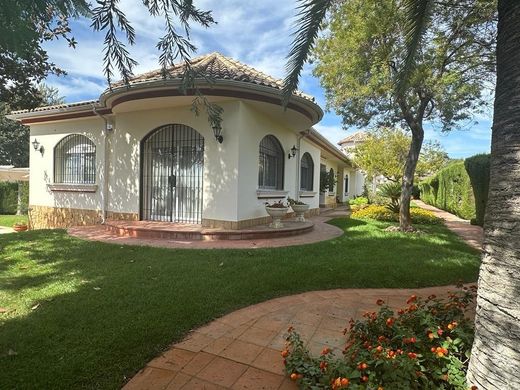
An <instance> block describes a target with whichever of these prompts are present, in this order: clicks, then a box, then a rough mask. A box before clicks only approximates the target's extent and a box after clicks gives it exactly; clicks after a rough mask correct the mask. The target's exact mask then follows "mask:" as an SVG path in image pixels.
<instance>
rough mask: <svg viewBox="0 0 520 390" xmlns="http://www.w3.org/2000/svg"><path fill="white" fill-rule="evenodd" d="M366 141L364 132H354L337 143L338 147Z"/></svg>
mask: <svg viewBox="0 0 520 390" xmlns="http://www.w3.org/2000/svg"><path fill="white" fill-rule="evenodd" d="M366 139H367V133H366V132H365V131H356V132H355V133H352V134H350V135H347V136H346V137H345V138H343V139H342V140H341V141H339V142H338V145H343V144H346V143H349V142H363V141H365V140H366Z"/></svg>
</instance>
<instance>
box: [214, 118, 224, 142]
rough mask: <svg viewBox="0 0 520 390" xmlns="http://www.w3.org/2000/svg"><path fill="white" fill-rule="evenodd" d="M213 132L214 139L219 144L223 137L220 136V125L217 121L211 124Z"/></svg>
mask: <svg viewBox="0 0 520 390" xmlns="http://www.w3.org/2000/svg"><path fill="white" fill-rule="evenodd" d="M212 128H213V134H214V135H215V139H216V140H217V142H218V143H219V144H221V143H222V141H224V137H223V136H222V126H220V124H219V123H215V124H214V125H213V126H212Z"/></svg>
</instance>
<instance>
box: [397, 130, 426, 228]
mask: <svg viewBox="0 0 520 390" xmlns="http://www.w3.org/2000/svg"><path fill="white" fill-rule="evenodd" d="M423 139H424V130H423V128H422V125H416V126H415V128H414V129H412V142H411V143H410V150H409V151H408V156H406V163H405V165H404V173H403V183H402V185H401V206H400V208H399V228H400V229H401V230H403V231H406V230H410V228H411V225H412V218H411V216H410V200H411V198H412V190H413V178H414V176H415V168H416V167H417V161H418V160H419V154H420V153H421V147H422V143H423Z"/></svg>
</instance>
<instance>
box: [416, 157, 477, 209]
mask: <svg viewBox="0 0 520 390" xmlns="http://www.w3.org/2000/svg"><path fill="white" fill-rule="evenodd" d="M419 186H420V188H421V199H422V200H423V201H424V202H426V203H428V204H431V205H433V206H436V207H438V208H440V209H443V210H446V211H449V212H450V213H453V214H456V215H458V216H459V217H461V218H464V219H471V218H473V217H474V216H475V198H474V196H473V190H472V188H471V183H470V179H469V175H468V173H467V172H466V168H465V167H464V162H463V161H456V162H454V163H452V164H450V165H448V166H447V167H446V168H443V169H441V170H440V171H439V172H438V173H437V175H435V176H434V177H433V178H431V179H429V180H425V181H423V182H422V183H420V185H419Z"/></svg>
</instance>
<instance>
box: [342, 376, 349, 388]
mask: <svg viewBox="0 0 520 390" xmlns="http://www.w3.org/2000/svg"><path fill="white" fill-rule="evenodd" d="M349 383H350V381H349V380H348V378H341V386H344V387H347V386H348V385H349Z"/></svg>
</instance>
